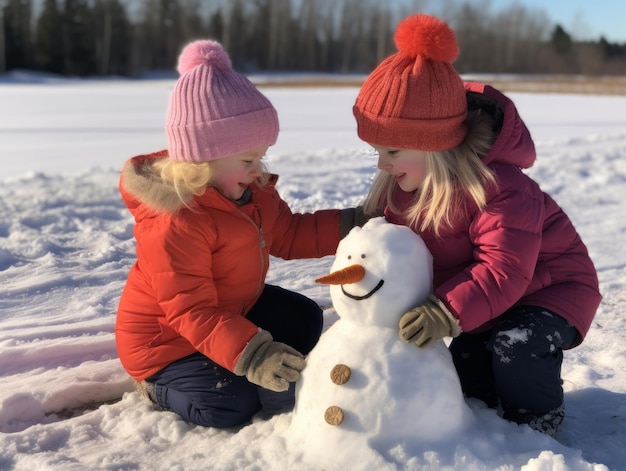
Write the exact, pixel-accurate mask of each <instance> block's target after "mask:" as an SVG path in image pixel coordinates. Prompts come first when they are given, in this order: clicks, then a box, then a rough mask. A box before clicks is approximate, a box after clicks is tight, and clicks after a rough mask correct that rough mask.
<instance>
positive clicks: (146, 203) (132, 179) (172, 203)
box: [119, 150, 193, 218]
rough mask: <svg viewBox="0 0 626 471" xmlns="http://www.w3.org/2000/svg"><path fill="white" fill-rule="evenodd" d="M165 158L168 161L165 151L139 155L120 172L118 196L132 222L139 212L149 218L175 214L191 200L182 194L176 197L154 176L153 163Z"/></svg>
mask: <svg viewBox="0 0 626 471" xmlns="http://www.w3.org/2000/svg"><path fill="white" fill-rule="evenodd" d="M164 157H167V151H165V150H163V151H159V152H155V153H153V154H147V155H140V156H137V157H133V158H132V159H130V160H128V161H126V163H125V164H124V167H123V168H122V175H121V178H120V184H119V188H120V193H121V194H122V199H123V200H124V203H125V204H126V206H127V207H128V209H129V210H130V211H131V213H133V215H134V216H135V218H137V217H138V216H139V213H140V212H141V211H142V208H143V210H145V211H147V212H148V213H151V214H152V215H156V214H159V213H175V212H176V211H178V210H179V209H180V208H181V207H183V206H184V205H185V204H189V203H190V202H191V200H192V199H193V194H192V193H184V192H183V193H182V194H181V195H180V196H179V194H178V193H177V192H176V189H175V188H174V185H172V184H171V183H168V182H164V181H163V180H161V178H160V177H159V176H158V175H157V174H156V173H155V171H154V166H153V164H154V162H155V161H156V160H158V159H161V158H164ZM181 198H182V199H181ZM147 215H148V214H146V216H147Z"/></svg>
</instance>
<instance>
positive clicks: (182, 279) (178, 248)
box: [115, 152, 340, 381]
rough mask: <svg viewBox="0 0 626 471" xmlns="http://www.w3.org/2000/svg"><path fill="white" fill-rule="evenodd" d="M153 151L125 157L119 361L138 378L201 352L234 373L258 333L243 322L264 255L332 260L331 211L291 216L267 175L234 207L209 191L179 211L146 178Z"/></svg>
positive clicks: (335, 228) (164, 188)
mask: <svg viewBox="0 0 626 471" xmlns="http://www.w3.org/2000/svg"><path fill="white" fill-rule="evenodd" d="M164 155H166V154H165V152H159V153H155V154H151V155H146V156H139V157H135V158H134V159H131V160H129V161H128V162H127V163H126V164H125V166H124V170H123V171H122V177H121V179H120V192H121V193H122V197H123V199H124V202H125V204H126V206H127V207H128V209H129V210H130V211H131V213H132V214H133V216H134V217H135V221H136V224H135V227H134V234H135V239H136V243H137V244H136V245H137V247H136V249H137V261H136V263H135V264H134V265H133V267H132V268H131V270H130V273H129V275H128V280H127V282H126V286H125V288H124V291H123V293H122V297H121V299H120V304H119V309H118V315H117V322H116V327H115V335H116V343H117V350H118V354H119V357H120V361H121V362H122V365H123V366H124V368H125V369H126V370H127V371H128V373H129V374H130V375H131V376H133V377H134V378H135V379H136V380H138V381H141V380H143V379H145V378H148V377H150V376H151V375H153V374H155V373H156V372H158V371H159V370H161V369H162V368H163V367H165V366H166V365H168V364H169V363H171V362H173V361H175V360H177V359H179V358H182V357H184V356H187V355H190V354H192V353H194V352H196V351H199V352H202V353H203V354H204V355H206V356H207V357H209V358H211V359H212V360H213V361H215V362H216V363H218V364H220V365H222V366H223V367H225V368H226V369H228V370H230V371H233V369H234V367H235V363H236V362H237V359H238V358H239V356H240V354H241V352H242V351H243V349H244V348H245V346H246V344H247V342H248V341H249V340H250V338H252V336H253V335H255V334H256V333H257V332H258V328H257V327H256V326H255V325H254V324H253V323H252V322H250V321H249V320H247V319H246V314H247V313H248V311H249V310H250V308H251V307H252V306H253V305H254V303H255V302H256V301H257V299H258V297H259V295H260V294H261V291H262V290H263V287H264V283H265V276H266V274H267V270H268V267H269V255H270V254H271V255H273V256H276V257H281V258H284V259H296V258H314V257H322V256H325V255H332V254H334V253H335V251H336V249H337V244H338V243H339V240H340V231H339V220H340V210H323V211H317V212H315V213H313V214H293V213H292V212H291V210H290V209H289V207H288V206H287V204H286V203H285V202H284V201H283V200H282V199H281V198H280V196H279V195H278V193H277V191H276V189H275V183H276V180H277V178H278V177H276V176H272V179H271V180H270V182H269V183H268V184H267V185H265V186H264V187H261V188H259V187H257V186H253V187H251V190H252V197H251V200H250V201H249V202H248V203H246V204H243V205H238V204H237V203H235V202H233V201H231V200H229V199H228V198H226V197H224V196H222V195H221V194H220V193H219V192H218V191H217V190H215V189H214V188H208V189H207V191H206V192H205V193H204V194H203V195H201V196H196V197H193V199H191V200H190V201H189V202H188V203H187V206H189V207H187V206H185V205H184V204H182V203H181V202H180V199H179V198H178V196H177V195H176V194H175V192H174V191H173V188H172V187H171V186H170V185H167V184H165V183H163V182H162V181H160V180H159V179H158V178H156V177H155V176H154V173H153V172H151V171H150V168H151V164H152V162H153V161H154V160H155V159H156V158H159V157H162V156H164Z"/></svg>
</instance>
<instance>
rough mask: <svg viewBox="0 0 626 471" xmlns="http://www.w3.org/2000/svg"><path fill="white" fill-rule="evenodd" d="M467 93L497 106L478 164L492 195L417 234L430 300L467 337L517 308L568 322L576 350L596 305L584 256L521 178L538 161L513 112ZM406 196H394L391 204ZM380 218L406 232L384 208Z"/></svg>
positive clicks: (509, 105) (501, 99)
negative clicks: (427, 265)
mask: <svg viewBox="0 0 626 471" xmlns="http://www.w3.org/2000/svg"><path fill="white" fill-rule="evenodd" d="M466 89H467V90H468V91H472V92H477V93H482V94H483V95H485V96H486V97H491V98H492V99H494V100H496V101H497V102H498V103H499V104H500V105H501V107H502V109H503V110H504V119H503V125H502V130H501V132H500V134H499V136H498V138H497V140H496V141H495V143H494V145H493V147H492V148H491V150H490V151H489V153H488V155H486V156H485V158H484V159H483V162H484V163H485V164H487V165H488V166H489V167H490V168H491V169H492V170H493V171H494V172H495V174H496V178H497V181H498V188H497V189H495V190H493V191H492V192H491V194H489V195H488V203H487V206H486V207H485V208H484V209H483V210H482V211H475V213H474V214H471V215H470V216H469V217H468V218H467V220H465V221H462V222H460V223H459V224H458V225H457V226H456V227H455V228H454V229H453V230H448V231H447V232H442V234H441V235H440V236H439V237H437V236H435V234H434V233H432V232H429V231H426V232H423V233H420V236H421V237H422V238H423V239H424V242H425V243H426V245H427V246H428V248H429V249H430V251H431V253H432V255H433V260H434V293H435V295H436V296H437V297H438V298H439V299H441V300H442V301H443V302H444V303H445V305H446V306H447V307H448V309H449V310H450V312H451V313H452V314H453V315H454V316H455V317H456V318H457V319H458V321H459V325H460V326H461V329H463V331H465V332H472V331H474V332H478V331H482V330H486V329H488V328H489V327H490V326H491V324H492V323H493V320H494V319H496V318H497V317H498V316H500V315H501V314H502V313H504V312H505V311H507V310H508V309H509V308H511V307H512V306H515V305H534V306H540V307H544V308H546V309H549V310H550V311H552V312H554V313H556V314H558V315H560V316H562V317H564V318H565V319H567V320H568V321H569V322H571V323H572V324H573V325H574V326H575V327H576V328H577V329H578V332H579V334H580V335H579V338H578V339H577V341H576V342H575V343H574V345H572V346H571V347H574V346H576V345H578V344H579V343H580V342H582V340H583V338H584V337H585V335H586V334H587V332H588V330H589V327H590V326H591V322H592V320H593V317H594V315H595V313H596V310H597V308H598V306H599V304H600V300H601V295H600V293H599V288H598V278H597V274H596V270H595V268H594V266H593V262H592V261H591V259H590V258H589V255H588V253H587V248H586V247H585V245H584V243H583V242H582V240H581V238H580V236H579V235H578V233H577V232H576V229H575V228H574V226H573V225H572V223H571V221H570V219H569V218H568V216H567V215H566V214H565V213H564V212H563V210H562V209H561V208H560V207H559V206H558V205H557V204H556V202H555V201H554V200H553V199H552V198H551V197H550V196H549V195H547V194H545V193H544V192H543V191H541V189H540V188H539V186H538V185H537V183H535V182H534V181H533V180H532V179H531V178H529V177H528V176H527V175H525V174H524V173H523V172H522V170H521V169H522V168H528V167H530V166H531V165H532V164H533V163H534V162H535V158H536V153H535V147H534V144H533V141H532V139H531V137H530V133H529V132H528V129H527V128H526V126H525V124H524V122H523V121H522V120H521V118H520V116H519V114H518V113H517V110H516V108H515V105H514V104H513V102H511V101H510V100H509V99H508V98H506V97H505V96H504V95H502V94H501V93H500V92H498V91H497V90H495V89H494V88H492V87H490V86H488V85H483V84H479V83H471V82H468V83H466ZM411 197H412V195H410V194H407V193H404V192H402V191H397V192H396V196H395V203H396V204H397V206H398V207H399V208H400V209H404V208H406V207H407V206H408V203H409V201H410V198H411ZM385 216H386V217H387V219H388V220H390V221H391V222H394V223H396V224H406V221H405V220H404V218H403V217H402V216H401V215H398V214H394V213H392V212H391V211H390V210H389V208H387V209H386V211H385Z"/></svg>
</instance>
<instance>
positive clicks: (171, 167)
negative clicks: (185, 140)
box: [153, 157, 269, 207]
mask: <svg viewBox="0 0 626 471" xmlns="http://www.w3.org/2000/svg"><path fill="white" fill-rule="evenodd" d="M260 165H261V170H262V175H261V176H260V177H259V178H257V179H256V183H257V185H259V186H263V185H265V184H266V183H267V181H268V180H269V173H268V170H267V167H266V166H265V164H264V163H263V162H261V164H260ZM153 169H154V172H155V174H156V175H157V176H158V177H159V178H160V179H161V180H162V181H163V182H164V183H167V184H170V185H172V187H173V188H174V191H175V192H176V194H177V195H178V198H179V199H180V201H181V202H182V203H183V204H184V205H185V206H187V207H189V206H188V203H189V202H190V201H191V199H192V198H193V197H194V196H199V195H201V194H203V193H204V192H205V191H206V189H207V187H209V186H212V183H213V181H214V178H215V171H214V170H213V168H212V166H211V162H210V161H209V162H197V163H196V162H181V161H177V160H172V159H170V158H169V157H164V158H162V159H159V160H156V161H155V162H154V163H153Z"/></svg>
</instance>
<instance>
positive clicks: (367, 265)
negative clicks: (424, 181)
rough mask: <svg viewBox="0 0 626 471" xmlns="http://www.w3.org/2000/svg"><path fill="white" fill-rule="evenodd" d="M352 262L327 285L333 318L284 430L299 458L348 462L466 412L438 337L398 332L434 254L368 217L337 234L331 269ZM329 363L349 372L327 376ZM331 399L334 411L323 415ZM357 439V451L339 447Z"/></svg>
mask: <svg viewBox="0 0 626 471" xmlns="http://www.w3.org/2000/svg"><path fill="white" fill-rule="evenodd" d="M355 264H358V265H360V266H362V268H363V271H364V275H363V276H362V277H361V279H360V280H359V281H358V282H348V283H340V284H332V285H331V288H330V290H331V299H332V301H333V306H334V308H335V310H336V311H337V314H338V316H339V319H338V320H337V321H336V322H335V323H334V324H333V325H332V326H331V327H330V328H329V329H328V330H327V331H326V332H325V333H324V334H323V335H322V337H321V338H320V340H319V342H318V344H317V345H316V346H315V348H314V349H313V350H312V351H311V353H310V354H309V355H308V357H307V365H306V367H305V369H304V370H303V372H302V376H301V378H300V380H299V381H298V383H296V406H295V409H294V413H293V418H292V423H291V425H290V427H289V429H288V439H289V441H290V442H297V441H299V440H301V441H303V443H306V445H305V447H304V451H303V453H304V461H306V462H310V463H315V464H317V465H322V466H330V468H329V469H333V468H336V469H344V468H342V466H350V468H349V469H355V468H354V459H355V458H358V459H359V461H362V460H363V459H364V457H366V456H368V455H371V449H374V450H377V451H378V452H380V453H382V454H383V455H385V453H386V452H387V451H388V450H389V448H390V447H393V446H395V445H397V444H405V445H409V446H410V445H415V444H432V443H434V442H437V441H439V440H441V439H444V438H446V437H447V436H448V437H449V436H450V434H452V433H454V432H455V431H458V430H460V429H462V428H464V426H465V425H466V424H467V423H468V421H469V418H470V411H469V409H468V407H467V405H466V404H465V401H464V399H463V394H462V392H461V388H460V384H459V380H458V377H457V374H456V371H455V368H454V365H453V363H452V359H451V356H450V353H449V352H448V349H447V348H446V346H445V344H444V343H443V342H438V343H436V344H435V345H433V346H431V347H429V348H425V349H420V348H418V347H417V346H416V345H415V344H413V343H406V342H404V341H402V340H401V339H400V338H399V335H398V322H399V319H400V317H401V316H402V315H403V314H404V313H405V312H406V311H408V310H409V309H411V308H413V307H415V306H416V305H417V304H419V303H420V302H421V301H423V300H424V299H425V298H426V297H427V296H428V294H429V293H430V292H431V290H432V257H431V255H430V253H429V252H428V250H427V248H426V246H425V245H424V243H423V241H422V240H421V238H419V236H417V235H416V234H415V233H413V231H411V230H410V229H408V228H406V227H403V226H395V225H392V224H389V223H387V222H385V220H384V219H383V218H377V219H374V220H371V221H370V222H368V223H367V224H366V225H365V226H364V227H363V228H355V229H353V230H352V231H351V232H350V234H349V235H348V236H347V237H346V238H345V239H344V240H342V242H341V243H340V245H339V247H338V249H337V254H336V258H335V262H334V263H333V266H332V269H331V271H332V272H333V273H336V272H339V271H342V270H347V267H348V268H350V269H351V268H353V265H355ZM348 271H350V270H348ZM331 275H332V274H331ZM337 365H342V366H341V368H344V370H345V367H347V369H348V371H349V377H348V378H346V377H345V376H346V375H345V374H344V375H343V377H341V378H339V379H338V378H334V379H333V378H332V377H331V372H333V370H334V369H335V367H337ZM329 408H332V410H334V411H339V412H340V417H339V419H338V420H337V419H336V417H335V420H334V421H333V420H331V421H330V422H329V420H328V410H329ZM433 424H436V426H433ZM355 443H362V444H363V447H362V450H361V451H362V453H363V454H362V455H361V452H360V453H359V454H360V456H359V457H354V456H348V455H349V454H348V455H346V450H350V449H354V444H355ZM367 459H370V460H372V459H374V460H375V459H377V458H376V457H374V456H370V457H369V458H367ZM329 460H330V461H329ZM338 460H339V461H338ZM342 460H344V461H345V462H343V463H342ZM346 469H348V468H346ZM371 469H374V468H371Z"/></svg>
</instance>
